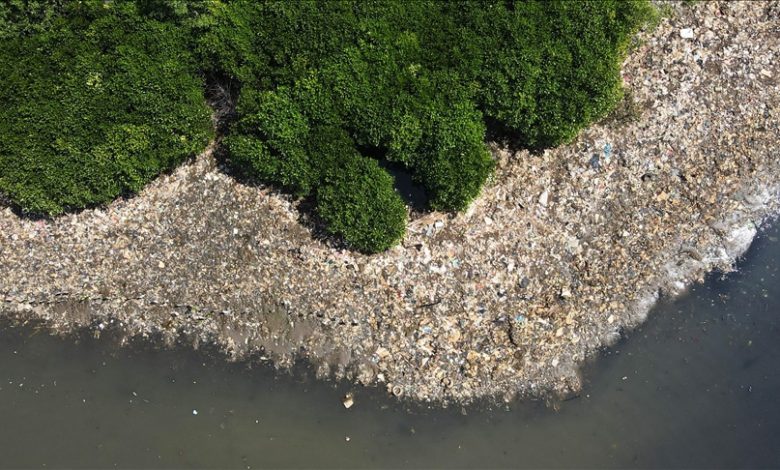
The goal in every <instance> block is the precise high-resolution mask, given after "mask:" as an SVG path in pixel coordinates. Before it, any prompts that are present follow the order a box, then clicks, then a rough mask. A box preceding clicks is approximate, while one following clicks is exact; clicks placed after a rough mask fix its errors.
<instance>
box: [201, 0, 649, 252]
mask: <svg viewBox="0 0 780 470" xmlns="http://www.w3.org/2000/svg"><path fill="white" fill-rule="evenodd" d="M651 13H652V12H651V9H650V6H649V5H648V4H647V3H646V2H644V1H622V0H620V1H618V0H606V1H592V2H584V1H583V2H566V1H563V2H546V1H545V2H537V1H528V2H519V1H518V2H506V1H460V2H455V1H450V2H440V1H435V0H419V1H415V2H405V1H359V2H356V1H300V2H256V1H252V0H234V1H232V2H229V3H221V4H218V5H214V6H213V8H212V14H213V15H214V16H213V20H212V21H211V22H210V23H209V24H208V25H207V27H205V28H201V29H200V30H199V34H197V37H198V51H199V53H200V54H201V56H202V57H203V60H204V62H203V63H204V67H205V69H207V70H208V71H210V72H211V73H213V74H216V75H218V76H221V77H224V78H226V79H229V80H231V81H233V82H235V83H238V84H240V86H241V93H240V97H239V100H238V120H237V121H236V123H235V124H234V126H233V127H232V130H231V133H230V135H229V136H228V137H227V139H226V145H227V147H228V149H229V152H230V156H231V159H232V163H233V164H234V165H236V166H238V167H240V168H242V169H243V170H244V171H245V172H248V173H250V174H253V175H255V176H256V177H257V178H258V179H260V180H263V181H270V182H273V183H275V184H278V185H280V186H283V187H285V188H288V189H289V190H291V191H294V192H296V193H297V194H300V195H308V194H313V195H315V196H316V200H317V204H318V206H317V207H318V211H319V212H320V213H322V212H327V213H328V214H329V216H328V217H323V218H324V219H325V220H326V221H327V222H328V223H329V224H330V225H329V226H330V227H331V228H334V229H335V227H336V226H338V227H339V228H338V229H337V230H334V231H337V232H339V233H342V234H347V233H350V230H351V228H349V227H346V225H344V224H343V221H344V220H346V219H347V218H348V217H347V214H350V216H352V214H353V212H352V210H353V207H354V206H352V205H349V204H346V203H345V204H344V205H343V206H342V209H343V210H344V211H345V214H343V216H339V217H335V216H333V215H332V214H333V213H334V211H338V210H339V206H337V205H334V203H333V201H342V200H347V198H351V197H353V195H351V194H349V193H350V192H355V193H358V192H360V191H359V189H358V188H359V187H360V183H359V181H362V180H361V178H358V177H355V183H354V184H352V185H351V184H349V182H348V181H343V182H342V184H339V185H337V186H333V185H326V184H325V182H326V181H327V175H329V174H330V171H331V168H332V167H333V165H335V164H338V163H339V159H338V158H336V159H333V158H331V157H330V156H326V155H325V154H324V153H323V152H321V151H320V150H319V148H318V147H317V146H316V144H314V145H313V143H316V142H317V141H318V140H317V139H316V138H313V137H312V132H313V131H312V130H313V129H320V128H328V129H334V128H335V129H342V130H343V131H344V132H345V133H346V135H347V136H348V138H349V139H351V144H350V146H351V150H347V149H345V150H344V151H342V152H341V155H342V156H343V157H341V158H344V159H347V160H348V161H350V162H351V161H353V159H355V158H363V159H369V158H370V157H369V156H368V155H370V156H372V157H375V156H377V155H379V156H381V158H385V159H387V160H389V161H391V162H394V163H396V164H400V165H402V166H403V167H405V168H406V169H407V170H408V171H410V172H411V173H412V174H413V176H414V178H415V179H416V180H417V181H418V182H419V183H420V184H421V185H423V186H424V187H425V189H426V191H427V192H428V196H429V201H430V205H431V207H432V208H434V209H439V210H445V211H458V210H461V209H463V208H465V207H467V206H468V204H469V203H470V202H471V201H472V200H473V199H474V198H475V197H476V196H477V195H478V194H479V191H480V189H481V187H482V186H483V183H484V182H485V180H486V179H487V177H488V176H489V175H490V173H491V169H492V166H493V163H492V160H491V158H490V155H489V153H488V151H487V148H486V146H485V132H486V126H485V122H486V121H487V122H489V123H490V124H492V125H493V126H494V127H495V128H496V129H498V130H499V131H501V132H502V133H503V134H504V135H506V136H508V137H511V138H512V139H513V140H516V141H518V142H520V143H521V144H522V145H524V146H527V147H546V146H553V145H557V144H560V143H562V142H565V141H567V140H570V139H572V138H573V137H574V136H575V135H576V134H577V132H578V131H579V130H580V129H582V128H583V127H585V126H587V125H588V124H590V123H592V122H593V121H595V120H597V119H599V118H601V117H603V116H604V115H605V114H606V113H608V112H609V110H610V109H612V108H613V107H614V106H615V104H616V103H618V101H619V100H620V99H621V80H620V73H619V72H620V71H619V65H620V62H621V60H622V58H623V55H624V53H625V50H626V48H627V45H628V42H629V40H630V38H631V36H632V34H633V33H634V32H636V30H637V29H638V28H639V27H640V26H641V25H642V24H643V22H644V21H645V20H646V19H647V18H648V17H649V16H650V14H651ZM345 145H346V144H345ZM356 152H357V153H356ZM359 154H362V155H364V156H363V157H358V156H356V155H359ZM347 155H349V157H347ZM377 171H380V170H377ZM338 188H341V190H343V191H344V192H345V194H344V195H342V196H340V197H336V196H335V195H334V191H336V190H338ZM374 191H376V192H377V193H376V196H377V197H378V198H380V199H382V200H384V201H394V202H393V203H392V204H388V207H389V208H395V207H396V206H398V205H399V200H398V196H397V195H395V194H394V192H393V190H392V188H391V187H390V186H389V185H388V186H387V187H386V189H382V188H381V185H377V187H376V188H374ZM382 191H386V192H382ZM325 195H327V196H325ZM325 204H327V206H326V207H327V209H325ZM388 210H390V209H388ZM368 213H369V214H374V215H372V217H378V215H376V213H375V212H368ZM390 219H391V218H388V220H390ZM392 219H393V220H395V218H392ZM333 221H339V223H338V224H336V223H335V222H333ZM398 224H399V225H402V224H404V222H403V220H398ZM376 228H377V229H379V230H385V231H386V232H387V237H385V239H389V238H390V237H400V236H401V235H402V233H403V231H402V230H400V229H399V228H398V226H394V225H393V226H391V225H386V224H385V225H377V227H376ZM353 238H355V239H354V240H352V244H353V246H357V247H358V248H360V249H364V250H367V251H376V250H380V249H383V248H384V247H385V246H386V245H387V243H384V242H383V243H381V244H377V243H374V242H372V241H370V240H367V239H362V238H359V237H353Z"/></svg>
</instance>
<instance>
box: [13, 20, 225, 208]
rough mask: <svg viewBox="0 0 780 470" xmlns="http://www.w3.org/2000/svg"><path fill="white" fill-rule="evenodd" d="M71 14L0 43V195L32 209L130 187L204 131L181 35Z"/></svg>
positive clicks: (82, 202)
mask: <svg viewBox="0 0 780 470" xmlns="http://www.w3.org/2000/svg"><path fill="white" fill-rule="evenodd" d="M78 13H79V16H78V19H79V21H74V20H71V21H67V22H65V21H64V20H62V19H61V20H60V21H55V20H52V23H51V24H50V25H49V26H48V27H47V28H46V30H45V31H41V32H38V33H36V34H31V35H29V36H26V37H15V38H6V39H5V40H3V41H2V42H0V63H2V66H1V67H0V99H2V102H3V106H2V107H0V123H1V125H0V191H2V192H3V193H5V194H6V195H7V196H8V197H10V198H11V200H13V201H14V202H15V203H16V204H17V205H18V206H19V207H20V208H22V209H23V210H24V211H26V212H30V213H34V214H44V215H56V214H60V213H62V212H64V211H66V210H68V209H73V208H83V207H87V206H91V205H96V204H102V203H105V202H108V201H110V200H112V199H114V198H115V197H117V196H119V195H123V194H130V193H133V192H136V191H138V190H140V189H141V188H142V187H143V185H144V184H146V183H147V182H148V181H150V180H151V179H152V178H153V177H155V176H156V175H158V174H159V173H160V172H161V171H164V170H168V169H171V168H173V167H174V166H176V165H177V164H179V163H181V162H182V161H183V160H184V159H185V158H187V156H189V155H192V154H195V153H196V152H199V151H201V150H202V149H203V148H204V147H205V145H206V144H207V143H208V141H209V139H210V138H211V134H212V124H211V120H210V111H209V109H208V106H207V105H206V104H205V100H204V98H203V91H202V89H203V84H202V80H201V79H199V78H198V76H197V75H196V64H195V61H194V60H193V58H192V57H191V56H190V54H189V53H188V52H187V49H188V48H187V40H188V38H187V37H186V35H185V34H184V33H183V31H182V30H179V29H176V28H173V27H172V26H171V25H169V24H166V23H162V22H158V21H154V20H149V19H146V18H143V17H140V16H138V15H136V14H132V13H133V10H132V9H130V10H128V11H119V9H118V8H114V9H111V8H102V7H101V8H92V9H88V8H86V7H82V8H81V10H80V11H78Z"/></svg>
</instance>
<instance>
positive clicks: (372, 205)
mask: <svg viewBox="0 0 780 470" xmlns="http://www.w3.org/2000/svg"><path fill="white" fill-rule="evenodd" d="M323 132H324V137H322V138H320V139H317V140H318V141H319V142H320V143H322V144H323V145H322V146H320V147H319V150H320V152H321V154H322V155H323V156H324V157H325V159H326V160H328V161H330V162H332V164H333V166H332V167H328V168H327V169H326V170H325V171H324V176H323V178H322V183H321V184H320V185H319V187H318V188H317V199H316V208H317V214H318V215H319V217H320V218H321V219H322V220H323V221H324V222H325V226H326V227H327V230H328V231H329V232H331V233H332V234H334V235H337V236H340V237H342V238H343V239H344V241H346V242H347V243H348V244H349V245H350V246H351V247H353V248H356V249H358V250H360V251H363V252H367V253H375V252H378V251H384V250H386V249H388V248H390V247H392V246H393V245H395V244H396V243H398V241H399V240H400V239H401V238H403V236H404V232H405V231H406V206H405V205H404V203H403V201H402V200H401V198H400V197H399V196H398V193H396V192H395V189H394V188H393V178H392V177H391V176H390V175H389V174H388V173H387V172H386V171H385V170H383V169H382V168H381V167H380V166H379V163H377V161H376V160H374V159H371V158H365V157H363V156H361V155H360V154H359V153H357V152H356V151H355V150H354V147H353V144H352V143H351V142H350V141H349V138H348V137H347V136H346V134H343V131H341V130H338V129H336V130H333V129H331V130H325V131H320V133H323Z"/></svg>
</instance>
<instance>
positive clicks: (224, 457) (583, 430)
mask: <svg viewBox="0 0 780 470" xmlns="http://www.w3.org/2000/svg"><path fill="white" fill-rule="evenodd" d="M778 237H780V230H778V229H777V228H776V229H773V230H770V231H768V232H767V233H765V234H764V235H763V236H762V237H761V238H759V239H758V240H757V241H756V242H755V244H754V246H753V247H752V248H751V250H750V252H749V253H748V255H747V256H746V258H745V259H744V260H743V261H742V262H741V264H740V266H741V270H740V272H739V273H736V274H732V275H729V276H727V277H726V278H725V279H721V278H720V277H718V276H713V277H712V278H711V279H710V280H708V282H707V283H706V284H704V285H700V286H696V287H695V288H694V289H692V290H691V292H690V294H688V295H686V296H684V297H682V298H680V299H678V300H677V301H675V302H667V303H664V304H662V305H660V306H659V307H658V308H657V309H656V310H655V311H654V313H653V314H652V315H651V317H650V319H649V321H648V322H647V323H646V324H645V325H644V326H643V327H642V328H641V329H639V330H637V331H634V332H633V333H631V334H630V335H629V337H628V338H627V339H626V340H624V341H622V342H621V343H620V344H618V345H617V346H616V347H614V348H612V349H611V350H609V351H607V352H605V353H604V355H603V356H604V357H602V358H600V359H599V360H598V361H595V362H594V363H593V364H591V365H589V366H588V367H587V368H586V370H585V371H584V375H585V378H586V382H587V385H586V388H585V390H584V392H583V394H582V396H581V397H579V398H575V399H572V400H569V401H565V402H562V403H560V404H559V406H558V410H557V411H556V410H554V409H552V408H548V407H547V406H545V405H544V404H542V403H536V402H530V403H528V402H526V403H516V404H513V405H512V406H511V409H504V408H501V407H499V408H492V409H490V408H487V407H484V406H483V407H472V408H470V409H468V410H461V409H460V408H456V409H453V408H450V409H444V410H440V409H426V408H421V407H414V406H409V405H403V404H398V403H396V402H395V401H393V400H391V399H388V398H387V397H386V396H385V395H384V393H383V392H380V391H377V390H367V389H360V388H355V395H356V405H355V406H354V407H353V408H352V409H350V410H346V409H344V408H343V407H342V405H341V401H340V399H341V396H342V395H343V394H344V393H345V392H347V391H349V390H350V389H351V387H350V384H347V383H340V384H336V385H334V384H328V383H323V382H318V381H316V380H313V379H312V378H311V375H310V374H308V373H306V372H305V371H298V372H296V373H294V374H292V375H288V374H282V375H279V374H275V373H274V372H273V371H271V370H269V369H268V368H265V367H256V368H254V369H247V368H246V366H243V365H236V364H226V363H224V362H223V361H222V360H221V359H214V358H209V356H208V355H207V354H205V353H194V352H192V351H191V350H187V349H184V348H183V349H180V350H174V351H158V350H154V349H153V348H149V347H144V346H138V347H134V348H126V349H120V350H117V349H115V348H114V346H113V345H112V343H111V342H110V341H108V340H105V339H103V340H94V339H82V340H81V341H80V342H79V344H74V343H73V341H72V340H61V339H57V338H52V337H49V336H47V335H46V334H45V333H38V334H35V333H36V332H35V331H33V330H31V329H26V328H22V329H13V328H8V327H7V326H6V325H2V326H0V467H63V466H64V467H109V466H117V467H195V466H200V467H252V468H257V467H268V466H273V467H282V466H292V467H301V466H306V467H313V466H317V467H320V466H328V467H366V466H382V467H398V466H415V467H434V466H438V467H477V468H484V467H559V466H574V467H629V466H636V467H707V468H713V467H737V466H740V467H778V466H780V279H779V278H778V265H779V264H780V243H779V242H778ZM464 411H465V414H463V413H464Z"/></svg>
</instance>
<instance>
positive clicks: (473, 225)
mask: <svg viewBox="0 0 780 470" xmlns="http://www.w3.org/2000/svg"><path fill="white" fill-rule="evenodd" d="M673 9H674V10H675V14H674V15H673V16H672V17H670V18H668V19H665V20H664V21H662V23H661V24H660V25H659V27H658V28H657V29H656V30H655V31H654V32H653V34H652V36H651V37H648V38H645V42H644V43H643V44H642V45H641V46H640V47H639V48H638V49H637V50H635V51H633V52H632V53H631V55H630V58H629V60H628V61H627V63H626V64H625V65H624V68H623V70H624V78H625V82H626V87H627V89H628V90H630V94H631V96H632V97H633V98H632V100H631V101H627V104H626V106H625V107H624V108H623V109H622V110H620V111H619V112H618V113H616V115H615V117H614V118H613V119H611V120H608V121H607V122H604V123H602V124H600V125H597V126H594V127H593V128H591V129H589V130H588V131H586V132H584V133H583V134H582V135H581V136H580V137H579V138H578V139H577V140H576V141H575V142H574V143H572V144H570V145H567V146H564V147H561V148H558V149H554V150H550V151H546V152H544V153H543V154H537V155H532V154H528V153H527V152H517V153H513V152H510V151H507V150H504V149H499V148H498V147H496V149H495V152H494V154H495V156H496V158H497V160H498V162H499V164H498V169H497V172H496V175H495V178H494V180H493V182H492V183H491V184H489V185H488V187H486V188H485V190H484V191H483V194H482V196H481V197H480V198H479V199H478V200H477V202H476V203H475V204H474V205H473V207H472V208H471V209H470V210H469V211H468V212H467V213H465V214H460V215H458V216H456V217H450V216H447V215H445V214H438V213H432V214H425V215H421V216H418V217H417V218H416V220H414V221H413V222H412V223H411V224H410V226H409V231H408V234H407V236H406V238H405V239H404V241H403V245H402V246H399V247H396V248H394V249H392V250H390V251H389V252H387V253H384V254H381V255H375V256H370V257H369V256H363V255H360V254H357V253H354V252H349V251H340V250H336V249H333V247H331V246H329V244H328V241H327V240H321V239H320V238H319V237H318V236H317V234H315V233H313V231H312V229H310V228H309V227H310V224H308V222H307V221H305V220H299V217H300V216H299V211H298V210H297V209H296V204H298V203H297V202H295V201H293V200H292V199H290V198H289V197H287V196H284V195H280V194H277V193H275V192H273V191H272V190H270V189H265V188H260V189H258V188H255V187H249V186H244V185H241V184H239V183H237V182H236V181H235V180H234V179H233V178H231V177H230V176H228V175H226V174H225V173H224V172H223V171H222V170H221V169H220V167H219V165H218V164H217V162H216V160H215V158H214V157H213V155H212V152H210V151H209V152H206V153H205V154H204V155H201V156H200V157H199V158H197V159H196V160H195V161H194V162H192V163H191V164H189V165H186V166H184V167H182V168H180V169H178V170H176V171H175V172H174V173H173V174H171V175H169V176H165V177H162V178H160V179H159V180H158V181H156V182H154V183H153V184H151V185H150V186H149V187H148V188H147V189H145V190H144V191H143V192H142V193H141V194H140V195H139V196H137V197H135V198H133V199H130V200H126V201H118V202H116V203H114V204H112V205H111V206H109V207H108V208H106V209H105V210H88V211H84V212H82V213H79V214H73V215H68V216H65V217H62V218H59V219H57V220H55V221H53V222H45V221H32V220H27V219H21V218H19V217H18V216H17V215H15V214H14V213H13V212H12V211H11V210H10V209H6V210H4V211H3V212H2V213H0V259H2V263H1V264H0V297H2V299H3V307H2V309H3V311H4V312H6V313H7V314H8V315H9V316H10V317H12V318H15V319H17V320H19V321H27V320H44V321H45V322H46V323H47V324H48V325H49V326H50V327H51V328H52V329H53V330H55V331H58V332H67V331H72V330H75V329H81V328H92V329H94V331H95V332H96V333H97V334H99V332H100V331H103V330H105V329H108V328H111V329H117V330H120V331H122V332H124V333H125V334H127V335H128V336H137V335H141V336H150V337H159V338H163V339H164V340H165V341H167V342H174V341H177V340H183V341H186V342H191V343H193V344H194V345H195V346H196V347H197V346H198V345H199V344H202V343H212V342H213V343H216V344H218V345H221V346H222V347H223V348H224V349H225V351H226V352H227V353H228V354H230V355H231V357H233V358H235V359H244V358H250V357H257V356H260V357H262V358H265V359H267V360H271V361H274V363H275V364H277V365H279V366H280V367H285V366H289V365H290V364H292V362H293V360H294V359H295V358H297V357H302V358H305V359H307V360H309V361H311V362H312V363H313V364H314V365H315V366H317V367H318V371H319V373H320V374H321V375H323V376H331V375H332V376H336V377H350V378H354V379H356V380H358V381H360V382H362V383H364V384H378V385H379V386H381V387H386V388H387V390H388V391H389V392H390V393H393V394H395V395H397V396H405V397H410V398H413V399H419V400H436V401H469V400H471V399H474V398H477V397H482V396H495V395H498V396H503V397H505V398H507V399H509V398H511V397H513V396H515V395H517V394H520V395H539V394H543V393H547V392H554V393H562V394H565V393H570V392H572V391H576V390H577V389H578V388H579V386H580V381H579V377H578V375H577V370H578V367H579V366H580V364H581V363H582V362H583V361H584V359H585V358H586V357H587V356H589V355H591V354H593V353H594V352H595V351H597V350H598V348H600V347H601V346H603V345H608V344H611V343H612V342H614V341H615V340H616V339H617V338H618V337H619V335H620V332H621V330H622V329H624V328H631V327H633V326H635V325H637V324H639V323H640V322H641V321H642V320H643V319H644V318H645V316H646V315H647V312H648V311H649V309H650V308H651V307H652V305H653V303H654V302H655V300H656V299H657V297H658V294H659V292H665V293H669V294H675V293H678V292H680V291H682V290H683V289H684V288H685V286H686V285H688V284H689V283H691V282H694V281H696V280H698V279H701V277H702V276H703V275H704V274H705V273H707V272H709V271H711V270H713V269H723V270H727V269H729V268H730V267H731V265H732V262H733V260H734V258H735V257H736V256H738V255H739V254H741V253H742V251H744V249H746V248H747V246H748V245H749V244H750V241H751V240H752V238H753V236H754V235H755V233H756V229H757V227H758V226H759V225H760V224H761V223H762V222H763V221H764V220H766V219H767V218H768V217H770V216H771V215H773V214H775V213H776V212H777V210H778V206H779V205H780V204H779V203H780V196H779V195H780V159H779V158H777V148H778V142H780V85H778V77H780V65H778V57H777V52H776V51H777V50H780V7H779V6H778V3H777V2H772V3H758V2H744V3H735V2H724V3H714V2H712V3H711V2H707V3H702V4H695V5H694V6H692V7H689V6H682V5H676V6H674V7H673Z"/></svg>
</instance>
